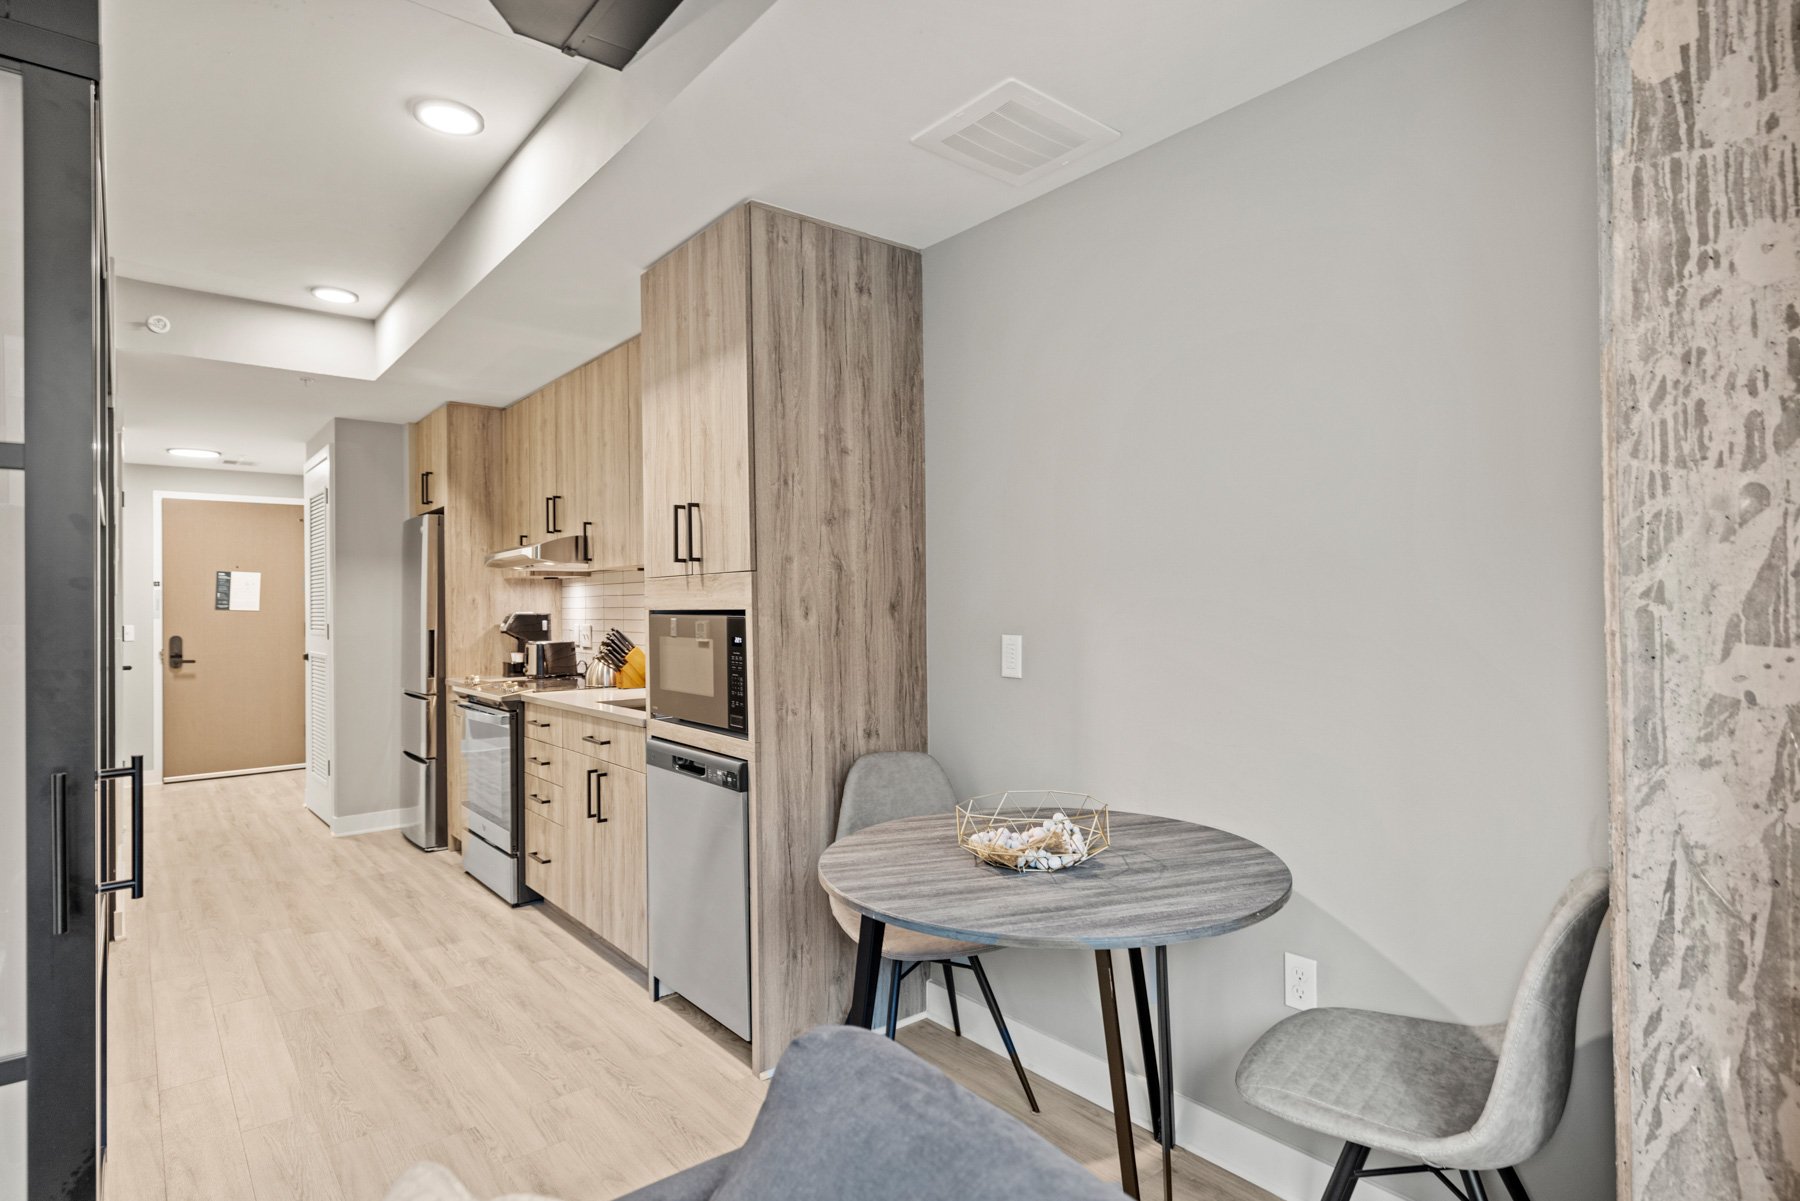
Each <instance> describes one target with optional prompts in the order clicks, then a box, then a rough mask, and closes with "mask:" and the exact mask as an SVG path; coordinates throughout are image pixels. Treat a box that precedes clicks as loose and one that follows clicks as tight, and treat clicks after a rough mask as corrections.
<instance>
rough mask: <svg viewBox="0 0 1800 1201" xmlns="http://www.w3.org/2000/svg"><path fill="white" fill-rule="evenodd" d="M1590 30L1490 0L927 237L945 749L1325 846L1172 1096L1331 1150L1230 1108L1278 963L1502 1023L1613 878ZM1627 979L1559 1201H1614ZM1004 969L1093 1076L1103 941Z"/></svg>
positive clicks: (1299, 871)
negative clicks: (1581, 894)
mask: <svg viewBox="0 0 1800 1201" xmlns="http://www.w3.org/2000/svg"><path fill="white" fill-rule="evenodd" d="M1591 20H1592V16H1591V11H1590V9H1589V7H1588V6H1587V5H1586V4H1579V3H1576V4H1571V3H1569V2H1568V0H1471V2H1470V3H1468V4H1465V5H1463V6H1461V7H1459V8H1456V9H1453V10H1451V11H1450V12H1448V13H1446V14H1444V15H1443V16H1440V17H1438V18H1435V19H1433V20H1431V21H1429V22H1426V23H1425V24H1423V25H1420V26H1417V27H1415V28H1413V29H1410V30H1408V31H1406V32H1404V33H1401V34H1399V35H1397V36H1395V37H1394V38H1392V39H1390V40H1388V41H1386V42H1383V43H1381V44H1378V45H1376V46H1374V47H1371V48H1369V49H1367V50H1365V51H1363V52H1361V53H1359V54H1357V55H1355V56H1353V57H1351V58H1349V59H1346V60H1343V61H1341V62H1339V63H1337V64H1334V65H1333V66H1331V67H1328V68H1326V69H1325V70H1322V71H1319V72H1317V73H1315V74H1313V75H1311V76H1308V77H1306V78H1304V79H1301V80H1299V81H1297V82H1295V83H1294V84H1291V85H1289V86H1288V87H1285V88H1282V89H1280V90H1279V91H1277V92H1274V93H1272V94H1270V95H1268V96H1265V97H1262V98H1260V99H1258V100H1256V101H1253V102H1251V103H1249V104H1246V105H1244V106H1242V107H1241V108H1239V109H1236V110H1234V111H1232V112H1230V113H1227V114H1225V115H1223V116H1221V117H1219V118H1217V119H1215V120H1213V121H1211V122H1208V123H1207V124H1206V125H1204V126H1202V127H1199V128H1196V129H1193V130H1190V131H1188V132H1186V133H1184V134H1181V135H1179V136H1177V137H1174V138H1171V139H1169V140H1168V141H1166V142H1163V143H1161V144H1160V145H1158V146H1155V147H1153V148H1151V149H1149V150H1146V151H1143V152H1141V153H1139V154H1137V155H1135V156H1133V157H1131V158H1129V159H1126V160H1124V161H1123V162H1121V163H1119V164H1116V165H1114V166H1112V167H1109V168H1108V169H1106V170H1104V171H1101V172H1098V173H1096V174H1094V175H1093V176H1090V177H1088V178H1086V179H1083V180H1079V181H1077V182H1075V183H1073V184H1070V185H1069V186H1067V187H1065V188H1063V189H1061V190H1059V191H1057V192H1054V193H1052V194H1050V195H1049V196H1047V197H1045V198H1042V199H1040V200H1037V201H1035V202H1033V203H1031V204H1029V205H1026V206H1024V207H1022V208H1020V209H1017V210H1015V211H1013V212H1011V213H1008V214H1006V215H1005V216H1002V217H999V218H997V219H995V220H994V221H991V222H989V223H987V224H986V225H983V226H980V227H978V228H977V229H974V230H972V231H970V232H968V233H966V234H963V235H961V236H959V237H957V238H954V239H952V240H950V241H948V242H945V243H942V244H940V245H938V246H936V247H933V248H932V249H931V250H929V251H927V252H926V257H925V287H926V296H925V320H926V389H925V394H926V405H927V422H926V428H927V457H926V464H927V469H926V475H927V502H928V513H929V537H928V539H927V545H928V548H929V572H930V579H931V581H932V587H931V601H930V619H929V628H930V657H929V669H930V689H931V691H930V701H931V749H932V751H933V752H934V753H935V754H936V755H937V756H938V757H939V758H940V759H941V760H942V761H943V762H944V764H945V766H946V767H947V768H948V770H949V772H950V774H951V777H952V778H953V780H954V781H955V782H956V785H957V787H958V789H959V791H961V792H962V793H963V794H965V795H973V794H975V793H980V792H986V791H990V790H996V789H1001V788H1006V787H1060V788H1077V789H1085V790H1089V791H1091V792H1093V793H1095V794H1096V795H1097V796H1099V797H1100V798H1102V799H1103V800H1106V801H1108V802H1110V803H1112V804H1113V805H1115V806H1117V807H1119V808H1123V809H1138V810H1146V811H1150V812H1155V813H1163V814H1169V815H1173V816H1178V817H1183V818H1188V819H1192V820H1195V821H1201V822H1206V823H1209V824H1215V825H1219V826H1223V827H1225V828H1228V829H1231V830H1234V831H1237V832H1239V833H1242V834H1244V835H1247V836H1249V837H1251V838H1254V839H1257V840H1258V841H1261V842H1263V843H1265V844H1266V845H1268V846H1269V847H1271V848H1273V849H1275V850H1276V851H1277V852H1279V853H1280V854H1281V855H1283V856H1284V857H1285V858H1286V859H1287V860H1288V862H1289V863H1290V864H1291V865H1292V867H1293V870H1294V876H1295V881H1296V895H1295V897H1294V900H1293V902H1292V903H1291V904H1290V905H1289V907H1288V908H1287V909H1286V910H1285V911H1284V912H1283V913H1281V914H1279V915H1277V916H1276V917H1275V918H1274V919H1272V920H1270V921H1268V922H1267V923H1265V924H1263V925H1262V926H1259V927H1256V928H1254V929H1252V930H1249V931H1245V932H1241V933H1239V934H1235V935H1232V936H1229V937H1227V938H1224V939H1221V940H1218V941H1216V942H1215V943H1213V944H1211V945H1193V946H1184V947H1180V948H1177V949H1176V950H1175V951H1174V952H1173V956H1172V958H1173V963H1172V969H1171V971H1172V975H1173V977H1174V986H1175V990H1176V991H1175V997H1176V1009H1177V1014H1178V1017H1177V1023H1178V1030H1177V1038H1176V1057H1177V1084H1178V1087H1179V1089H1180V1090H1181V1092H1183V1093H1184V1094H1186V1095H1188V1096H1189V1097H1192V1098H1194V1099H1196V1100H1198V1101H1200V1102H1201V1103H1203V1104H1205V1105H1208V1106H1210V1107H1212V1108H1214V1109H1216V1110H1218V1111H1220V1112H1222V1113H1225V1114H1227V1115H1229V1116H1231V1117H1233V1118H1236V1119H1238V1120H1240V1121H1243V1122H1246V1123H1250V1124H1252V1125H1254V1126H1256V1127H1258V1128H1260V1129H1263V1130H1265V1131H1269V1132H1271V1133H1273V1134H1275V1135H1276V1136H1278V1137H1280V1138H1282V1139H1285V1140H1288V1141H1290V1142H1292V1143H1293V1144H1295V1145H1297V1146H1301V1147H1303V1148H1305V1149H1307V1150H1308V1151H1310V1152H1311V1153H1313V1154H1314V1155H1315V1156H1317V1157H1319V1158H1321V1159H1324V1158H1329V1157H1330V1156H1331V1155H1333V1154H1334V1153H1335V1147H1333V1146H1332V1145H1330V1144H1329V1143H1327V1142H1326V1141H1324V1140H1320V1139H1315V1138H1312V1137H1310V1136H1306V1135H1304V1133H1303V1132H1300V1131H1298V1130H1296V1129H1294V1128H1292V1127H1289V1126H1287V1125H1285V1124H1284V1123H1281V1122H1279V1121H1276V1120H1274V1119H1270V1118H1267V1117H1264V1116H1262V1115H1260V1114H1258V1113H1256V1112H1255V1111H1253V1110H1250V1109H1249V1108H1247V1107H1246V1106H1245V1105H1243V1104H1242V1103H1241V1102H1240V1101H1239V1099H1238V1098H1237V1095H1236V1091H1235V1089H1234V1087H1233V1084H1232V1075H1233V1072H1234V1071H1235V1069H1236V1065H1237V1062H1238V1059H1239V1057H1240V1056H1241V1054H1242V1052H1243V1051H1244V1049H1245V1048H1246V1047H1247V1046H1248V1045H1249V1043H1250V1042H1251V1041H1253V1040H1254V1039H1255V1037H1256V1036H1257V1035H1258V1034H1259V1033H1260V1032H1261V1031H1262V1030H1264V1029H1265V1028H1267V1027H1268V1026H1269V1025H1271V1024H1273V1023H1274V1022H1276V1021H1277V1020H1279V1019H1280V1018H1281V1017H1282V1016H1283V1015H1284V1014H1285V1013H1287V1012H1288V1011H1287V1010H1285V1009H1284V1008H1283V1006H1282V1002H1281V986H1282V952H1283V951H1284V950H1291V951H1296V952H1299V953H1301V954H1305V955H1309V956H1312V957H1313V958H1315V959H1317V960H1318V962H1319V979H1320V993H1321V1001H1322V1003H1324V1004H1328V1005H1353V1006H1363V1007H1370V1008H1386V1009H1392V1010H1397V1011H1405V1012H1411V1013H1417V1014H1422V1015H1426V1016H1437V1017H1445V1018H1454V1019H1458V1020H1465V1021H1482V1022H1487V1021H1498V1020H1501V1019H1502V1018H1503V1017H1504V1015H1505V1013H1506V1011H1507V1007H1508V1004H1509V1002H1510V999H1511V996H1512V992H1513V988H1514V985H1515V983H1516V981H1517V977H1518V973H1519V971H1520V970H1521V968H1522V966H1523V964H1524V961H1525V958H1526V956H1527V953H1528V951H1529V949H1530V947H1531V946H1532V944H1533V942H1534V940H1535V939H1536V937H1537V935H1538V932H1539V929H1540V927H1541V925H1542V922H1543V921H1544V919H1545V917H1546V916H1547V914H1548V912H1549V909H1550V907H1551V905H1552V903H1553V902H1554V900H1555V899H1556V897H1557V895H1558V894H1559V892H1560V891H1561V889H1562V887H1563V885H1564V884H1565V883H1566V881H1567V880H1568V879H1569V877H1571V876H1573V875H1574V874H1575V873H1576V872H1578V871H1579V870H1581V869H1583V868H1585V867H1588V866H1590V865H1594V864H1601V863H1604V862H1606V858H1607V831H1608V825H1607V780H1606V768H1607V728H1606V690H1605V654H1604V641H1603V632H1602V618H1603V604H1602V598H1601V579H1602V572H1601V537H1600V533H1601V510H1600V497H1601V449H1600V422H1599V411H1598V406H1597V403H1596V397H1597V380H1598V375H1599V355H1598V328H1597V318H1596V313H1597V310H1598V299H1597V295H1596V291H1597V285H1596V278H1595V277H1596V273H1595V262H1596V257H1597V246H1596V233H1595V229H1594V221H1593V213H1594V211H1595V208H1594V206H1595V168H1594V83H1593V80H1594V60H1593V35H1592V30H1591V28H1590V25H1591ZM1002 633H1020V634H1023V635H1024V636H1025V678H1024V679H1023V680H1003V679H1001V678H1000V676H999V670H998V668H999V664H998V658H999V635H1000V634H1002ZM1604 960H1605V956H1604V954H1600V955H1597V956H1596V957H1595V964H1594V970H1593V971H1592V973H1591V974H1590V977H1589V980H1588V984H1587V991H1586V994H1585V996H1584V1004H1583V1011H1582V1017H1581V1021H1580V1041H1581V1051H1580V1060H1579V1063H1578V1080H1577V1084H1576V1089H1575V1095H1574V1099H1573V1101H1572V1102H1571V1110H1570V1115H1569V1117H1568V1118H1566V1119H1565V1123H1564V1127H1563V1130H1562V1132H1561V1133H1560V1134H1559V1136H1558V1141H1557V1142H1556V1143H1555V1144H1553V1147H1552V1150H1551V1151H1550V1152H1548V1153H1547V1154H1546V1156H1545V1157H1544V1158H1543V1159H1542V1160H1540V1162H1539V1163H1537V1164H1534V1165H1531V1166H1530V1167H1528V1168H1527V1169H1526V1171H1525V1173H1524V1175H1525V1177H1526V1180H1527V1183H1528V1184H1529V1185H1530V1186H1531V1187H1532V1190H1533V1195H1534V1196H1536V1197H1537V1198H1539V1201H1558V1199H1566V1201H1576V1199H1580V1201H1591V1199H1592V1198H1595V1197H1601V1196H1606V1195H1609V1194H1610V1192H1611V1188H1612V1144H1611V1135H1612V1131H1611V1100H1610V1084H1609V1072H1610V1061H1611V1052H1610V1045H1609V1038H1608V1033H1607V1032H1608V1025H1609V1023H1608V995H1607V984H1606V977H1605V971H1604ZM994 967H995V969H996V971H995V976H996V985H997V988H998V991H999V993H1000V997H1001V1000H1002V1002H1003V1003H1004V1004H1005V1005H1006V1006H1007V1010H1008V1016H1009V1017H1010V1018H1014V1019H1016V1020H1018V1021H1021V1022H1024V1023H1027V1024H1029V1025H1032V1026H1035V1027H1037V1028H1038V1029H1039V1030H1042V1031H1044V1032H1047V1033H1049V1034H1052V1035H1054V1036H1056V1037H1058V1038H1061V1039H1063V1040H1064V1041H1066V1042H1068V1043H1071V1044H1074V1045H1076V1046H1078V1047H1080V1048H1082V1049H1084V1050H1087V1051H1089V1052H1091V1053H1094V1054H1098V1053H1099V1050H1100V1043H1099V1029H1098V1027H1099V1021H1098V1006H1097V1003H1096V1001H1095V999H1094V995H1093V967H1092V964H1091V961H1089V960H1088V959H1087V958H1085V957H1082V956H1066V955H1053V954H1042V953H1035V952H1005V953H1001V954H999V955H997V956H995V962H994ZM1430 1188H1432V1189H1435V1188H1436V1186H1435V1185H1432V1186H1430Z"/></svg>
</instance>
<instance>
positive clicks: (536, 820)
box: [525, 809, 574, 908]
mask: <svg viewBox="0 0 1800 1201" xmlns="http://www.w3.org/2000/svg"><path fill="white" fill-rule="evenodd" d="M568 842H569V840H568V837H567V835H566V834H565V832H564V831H563V828H562V827H561V826H559V825H557V824H556V823H555V822H553V821H550V820H549V819H548V818H546V817H545V816H544V815H543V814H541V813H533V812H532V811H531V810H529V809H527V810H526V811H525V884H526V886H527V887H528V888H532V889H535V890H536V891H537V892H539V893H541V894H542V895H543V897H544V899H545V900H547V901H549V902H550V903H551V904H553V905H556V906H557V907H558V908H561V902H559V901H558V900H557V898H558V897H563V896H567V895H568V893H569V880H570V876H569V869H570V868H571V867H573V866H574V865H573V864H571V863H570V862H569V859H570V856H569V853H568Z"/></svg>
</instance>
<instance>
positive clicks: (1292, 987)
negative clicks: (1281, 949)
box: [1281, 951, 1319, 1009]
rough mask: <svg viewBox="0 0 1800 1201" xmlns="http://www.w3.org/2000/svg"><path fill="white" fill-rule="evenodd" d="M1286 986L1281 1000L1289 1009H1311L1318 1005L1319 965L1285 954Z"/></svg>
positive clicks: (1292, 954)
mask: <svg viewBox="0 0 1800 1201" xmlns="http://www.w3.org/2000/svg"><path fill="white" fill-rule="evenodd" d="M1283 960H1284V962H1285V965H1286V968H1287V976H1286V984H1285V985H1284V986H1283V988H1282V998H1281V999H1282V1000H1283V1001H1284V1002H1286V1004H1287V1007H1288V1008H1289V1009H1313V1008H1316V1007H1317V1006H1318V1004H1319V965H1318V964H1317V963H1316V962H1314V961H1313V960H1311V959H1308V958H1306V956H1304V955H1296V954H1294V953H1293V952H1292V951H1288V952H1285V953H1284V955H1283Z"/></svg>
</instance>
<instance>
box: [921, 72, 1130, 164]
mask: <svg viewBox="0 0 1800 1201" xmlns="http://www.w3.org/2000/svg"><path fill="white" fill-rule="evenodd" d="M1118 140H1119V131H1118V130H1116V129H1113V128H1112V127H1111V126H1109V125H1104V124H1102V123H1101V122H1099V121H1096V120H1094V118H1092V117H1090V116H1088V115H1086V114H1085V113H1080V112H1077V111H1075V110H1074V109H1072V108H1070V107H1069V106H1068V105H1066V104H1064V103H1063V102H1062V101H1060V100H1056V99H1053V98H1051V97H1049V96H1046V95H1044V93H1042V92H1040V91H1038V90H1037V89H1036V88H1034V87H1032V86H1030V85H1029V84H1025V83H1021V82H1019V81H1018V80H1016V79H1008V80H1006V81H1004V82H1002V83H1000V84H998V85H996V86H995V87H993V88H990V89H989V90H988V91H986V92H983V93H982V94H981V95H979V96H977V97H976V98H975V99H973V100H971V101H969V103H967V104H965V105H963V106H962V107H961V108H959V109H957V110H956V111H955V112H953V113H951V114H950V115H949V116H947V117H945V118H944V119H943V120H942V121H939V122H937V123H936V124H935V125H933V126H932V127H931V128H930V129H927V130H924V131H923V132H921V133H918V134H915V135H914V136H913V139H912V142H913V145H915V146H918V147H920V148H922V149H925V150H929V151H931V152H932V153H933V154H939V155H942V156H943V157H945V158H947V159H949V160H950V161H951V162H953V163H961V164H962V165H963V166H965V167H970V168H973V169H974V170H976V171H979V172H981V173H982V174H983V175H990V176H992V177H993V178H995V179H1000V180H1005V181H1006V182H1007V183H1009V184H1013V185H1015V186H1023V185H1025V184H1028V183H1036V182H1037V181H1038V180H1039V179H1042V178H1043V177H1044V176H1046V175H1048V174H1050V173H1051V172H1053V171H1060V170H1061V169H1062V168H1064V167H1066V166H1068V165H1069V164H1070V163H1072V162H1074V161H1075V160H1076V159H1078V158H1081V157H1082V156H1083V155H1086V154H1092V153H1093V152H1094V151H1096V150H1098V149H1099V148H1100V147H1102V146H1105V145H1107V144H1109V143H1112V142H1116V141H1118Z"/></svg>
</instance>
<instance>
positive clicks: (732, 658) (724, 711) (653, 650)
mask: <svg viewBox="0 0 1800 1201" xmlns="http://www.w3.org/2000/svg"><path fill="white" fill-rule="evenodd" d="M647 649H648V650H649V652H650V653H649V655H648V658H649V660H650V672H649V675H650V678H649V686H650V712H651V715H652V716H654V717H658V718H661V719H662V720H664V721H673V722H680V723H681V724H682V725H688V726H696V727H699V728H700V729H704V730H717V731H719V732H720V733H723V734H735V735H737V736H738V737H740V738H748V737H749V736H750V675H749V649H750V648H749V644H748V641H747V639H746V636H745V621H744V615H743V613H741V612H737V613H687V612H668V611H665V612H657V613H652V614H651V615H650V645H649V647H648V648H647Z"/></svg>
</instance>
